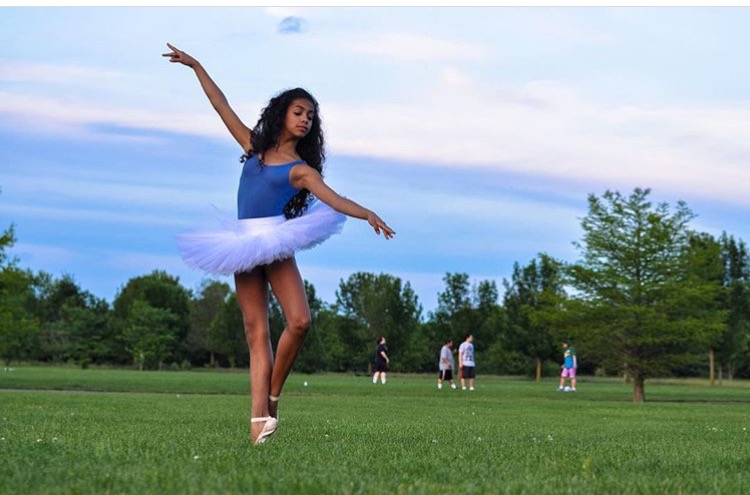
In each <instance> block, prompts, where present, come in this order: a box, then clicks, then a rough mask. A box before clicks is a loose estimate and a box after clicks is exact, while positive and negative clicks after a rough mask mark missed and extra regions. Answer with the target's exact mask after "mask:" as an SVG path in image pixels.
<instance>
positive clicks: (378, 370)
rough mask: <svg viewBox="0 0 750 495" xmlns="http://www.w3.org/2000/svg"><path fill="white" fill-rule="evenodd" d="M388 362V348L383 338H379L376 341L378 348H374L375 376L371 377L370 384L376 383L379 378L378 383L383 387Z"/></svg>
mask: <svg viewBox="0 0 750 495" xmlns="http://www.w3.org/2000/svg"><path fill="white" fill-rule="evenodd" d="M390 362H391V360H390V358H389V357H388V348H387V347H386V346H385V337H380V338H379V339H378V346H377V347H376V348H375V374H374V375H372V383H378V376H379V377H380V383H382V384H383V385H385V379H386V377H385V373H386V371H388V364H389V363H390Z"/></svg>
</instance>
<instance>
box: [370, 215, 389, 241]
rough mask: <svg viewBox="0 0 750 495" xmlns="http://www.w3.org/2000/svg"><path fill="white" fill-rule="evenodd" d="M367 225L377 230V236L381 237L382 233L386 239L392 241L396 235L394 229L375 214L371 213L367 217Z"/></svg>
mask: <svg viewBox="0 0 750 495" xmlns="http://www.w3.org/2000/svg"><path fill="white" fill-rule="evenodd" d="M367 223H369V224H370V225H372V228H373V229H375V233H376V234H378V235H380V232H381V231H382V232H383V237H385V238H386V239H390V238H392V237H393V236H394V235H395V234H396V233H395V232H394V231H393V229H392V228H390V227H389V226H388V225H387V224H386V223H385V222H384V221H383V220H382V219H381V218H380V217H379V216H377V215H376V214H375V213H373V212H370V213H369V214H368V215H367Z"/></svg>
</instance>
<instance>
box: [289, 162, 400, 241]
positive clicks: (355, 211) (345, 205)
mask: <svg viewBox="0 0 750 495" xmlns="http://www.w3.org/2000/svg"><path fill="white" fill-rule="evenodd" d="M290 183H291V184H292V187H295V188H297V189H307V190H308V191H310V192H311V193H312V194H313V195H314V196H315V197H316V198H318V199H319V200H321V201H322V202H324V203H325V204H327V205H328V206H330V207H331V208H333V209H334V210H336V211H338V212H341V213H343V214H345V215H349V216H350V217H354V218H361V219H362V220H367V223H369V224H370V225H371V226H372V228H373V229H374V230H375V233H376V234H380V233H381V232H382V233H383V237H385V238H386V239H390V238H391V237H393V236H394V235H395V234H396V232H394V231H393V229H392V228H390V227H389V226H388V225H387V224H386V223H385V222H384V221H383V220H382V219H381V218H380V217H379V216H377V215H376V214H375V212H373V211H371V210H368V209H367V208H365V207H363V206H361V205H359V204H357V203H355V202H354V201H352V200H351V199H347V198H344V197H341V196H339V194H338V193H336V191H334V190H333V189H331V188H330V187H328V185H326V183H325V182H323V178H322V177H321V176H320V173H318V171H317V170H315V169H314V168H312V167H310V166H309V165H296V166H294V167H292V172H291V174H290Z"/></svg>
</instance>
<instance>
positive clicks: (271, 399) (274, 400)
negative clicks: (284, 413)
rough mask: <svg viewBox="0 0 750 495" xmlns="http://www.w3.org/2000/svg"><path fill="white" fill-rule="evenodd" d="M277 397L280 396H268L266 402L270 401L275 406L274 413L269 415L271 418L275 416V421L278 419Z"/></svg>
mask: <svg viewBox="0 0 750 495" xmlns="http://www.w3.org/2000/svg"><path fill="white" fill-rule="evenodd" d="M279 399H281V397H274V396H273V395H269V396H268V402H271V403H273V404H274V405H275V406H276V414H275V415H271V417H272V418H276V421H279ZM269 405H270V404H269Z"/></svg>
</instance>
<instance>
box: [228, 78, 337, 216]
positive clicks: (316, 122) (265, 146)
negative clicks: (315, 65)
mask: <svg viewBox="0 0 750 495" xmlns="http://www.w3.org/2000/svg"><path fill="white" fill-rule="evenodd" d="M300 98H302V99H305V100H308V101H310V103H312V104H313V110H314V111H313V119H312V126H311V127H310V132H308V133H307V135H306V136H305V137H303V138H302V139H300V140H299V141H298V142H297V148H296V150H297V153H299V156H300V157H301V158H302V159H303V160H304V161H305V163H307V164H308V165H309V166H311V167H312V168H314V169H315V170H317V171H318V172H319V173H320V174H321V175H322V174H323V162H324V161H325V159H326V155H325V140H324V138H323V129H322V128H321V122H320V107H319V106H318V102H317V100H316V99H315V98H314V97H313V95H311V94H310V93H309V92H308V91H306V90H304V89H302V88H294V89H288V90H286V91H282V92H281V93H279V94H277V95H276V96H274V97H273V98H271V100H270V101H269V102H268V105H267V106H266V107H265V108H264V109H263V110H262V111H261V114H260V118H259V119H258V123H257V124H255V127H253V130H252V137H251V138H250V143H251V145H252V150H251V151H250V152H249V153H247V154H246V155H243V156H242V158H240V161H242V162H244V161H245V160H247V159H249V158H250V157H251V156H253V154H254V153H263V154H264V153H265V152H266V151H268V150H269V149H271V148H273V147H274V146H276V145H278V144H279V138H280V137H281V132H282V131H283V130H284V122H285V119H286V112H287V110H288V109H289V106H290V105H291V104H292V102H293V101H294V100H297V99H300ZM262 156H263V155H261V158H260V160H259V161H260V164H261V166H262V165H263V158H262ZM311 200H312V197H311V195H310V191H308V190H307V189H302V190H301V191H300V192H298V193H297V194H295V195H294V196H293V197H292V199H290V200H289V202H288V203H287V204H286V206H284V216H285V217H286V218H294V217H298V216H300V215H302V214H303V213H304V212H305V210H306V209H307V207H308V205H309V204H310V202H311Z"/></svg>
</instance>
